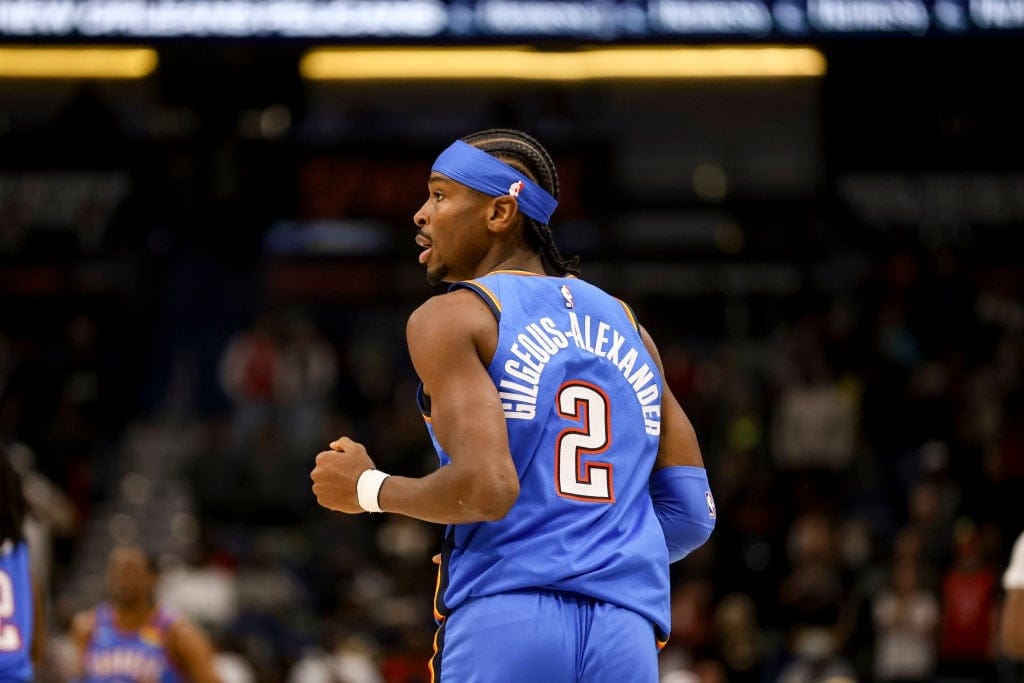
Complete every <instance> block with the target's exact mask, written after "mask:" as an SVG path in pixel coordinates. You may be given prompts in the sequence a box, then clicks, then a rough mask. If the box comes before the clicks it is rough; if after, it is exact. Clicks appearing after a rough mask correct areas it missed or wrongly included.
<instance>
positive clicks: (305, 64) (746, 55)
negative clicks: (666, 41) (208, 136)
mask: <svg viewBox="0 0 1024 683" xmlns="http://www.w3.org/2000/svg"><path fill="white" fill-rule="evenodd" d="M825 69H826V63H825V57H824V55H822V54H821V52H819V51H818V50H815V49H813V48H809V47H785V46H749V47H619V48H594V49H581V50H574V51H570V52H549V51H540V50H534V49H531V48H527V47H508V48H486V47H484V48H440V47H438V48H404V47H394V48H377V47H374V48H318V49H314V50H310V51H308V52H307V53H306V54H305V55H304V56H303V57H302V61H301V62H300V64H299V71H300V73H301V74H302V76H303V78H307V79H309V80H316V81H320V80H324V81H366V80H384V79H394V80H461V79H480V80H494V79H501V80H524V81H589V80H600V79H626V80H629V79H659V78H662V79H680V78H799V77H804V78H807V77H820V76H823V75H824V74H825Z"/></svg>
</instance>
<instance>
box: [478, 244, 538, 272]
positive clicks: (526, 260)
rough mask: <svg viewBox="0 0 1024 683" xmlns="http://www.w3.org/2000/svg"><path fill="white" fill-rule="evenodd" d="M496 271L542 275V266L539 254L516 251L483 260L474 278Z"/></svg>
mask: <svg viewBox="0 0 1024 683" xmlns="http://www.w3.org/2000/svg"><path fill="white" fill-rule="evenodd" d="M497 270H517V271H521V272H527V273H534V274H536V275H544V274H545V273H544V264H543V263H542V262H541V260H540V254H537V253H536V252H533V251H528V250H518V251H516V252H514V253H510V254H504V255H501V256H499V257H496V258H491V259H485V260H484V261H482V262H481V263H480V266H479V267H478V268H477V270H476V273H475V275H474V277H481V276H483V275H487V274H488V273H493V272H495V271H497Z"/></svg>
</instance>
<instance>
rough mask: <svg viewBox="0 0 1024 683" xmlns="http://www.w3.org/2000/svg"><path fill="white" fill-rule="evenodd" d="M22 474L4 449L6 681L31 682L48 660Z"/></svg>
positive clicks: (0, 552) (0, 580)
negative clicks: (32, 570) (31, 558)
mask: <svg viewBox="0 0 1024 683" xmlns="http://www.w3.org/2000/svg"><path fill="white" fill-rule="evenodd" d="M26 513H27V508H26V505H25V496H24V493H23V490H22V487H21V479H20V478H19V477H18V473H17V472H15V470H14V468H13V467H12V466H11V463H10V461H9V460H8V459H7V454H6V453H4V452H3V451H2V450H0V681H12V682H16V681H31V680H33V678H34V675H35V669H36V668H37V667H39V666H40V665H41V664H42V659H43V652H44V650H45V643H44V637H45V633H46V629H45V626H44V623H43V610H42V599H41V596H40V593H39V589H38V586H37V585H36V583H35V581H34V580H33V579H32V575H31V573H30V571H29V552H28V544H27V543H26V542H25V535H24V528H25V515H26Z"/></svg>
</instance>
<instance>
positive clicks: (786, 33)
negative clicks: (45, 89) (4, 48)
mask: <svg viewBox="0 0 1024 683" xmlns="http://www.w3.org/2000/svg"><path fill="white" fill-rule="evenodd" d="M1022 30H1024V0H554V1H548V0H448V1H445V0H0V41H3V42H16V41H19V40H20V41H24V40H28V39H40V40H47V39H55V40H59V39H81V40H95V39H104V40H124V41H128V42H130V41H133V40H149V41H152V40H160V39H180V38H186V39H190V38H216V39H249V38H278V39H284V40H288V39H294V40H302V41H312V42H317V41H323V42H339V41H342V42H344V41H348V42H360V41H374V42H380V41H395V42H399V41H400V42H403V43H408V42H417V41H422V42H430V43H434V42H439V41H444V42H451V43H460V42H488V43H493V42H513V41H524V40H526V41H534V42H536V41H545V40H549V41H566V40H569V41H594V42H653V43H657V42H665V43H679V42H688V41H689V42H708V41H730V42H761V41H773V42H779V41H781V42H785V41H789V40H792V41H808V40H811V41H814V40H827V39H830V38H842V37H847V36H853V37H864V36H868V37H872V36H874V37H883V36H891V37H920V36H959V35H981V34H986V35H987V34H1002V33H1006V34H1010V33H1016V32H1020V31H1022Z"/></svg>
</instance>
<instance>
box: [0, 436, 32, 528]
mask: <svg viewBox="0 0 1024 683" xmlns="http://www.w3.org/2000/svg"><path fill="white" fill-rule="evenodd" d="M26 511H27V506H26V504H25V495H24V493H23V492H22V488H21V477H19V476H18V473H17V472H16V471H15V469H14V467H13V466H12V465H11V462H10V460H8V459H7V453H5V452H4V451H3V449H0V545H2V544H4V543H6V542H7V541H11V542H12V543H21V542H22V541H24V540H25V532H24V531H23V525H24V522H25V514H26Z"/></svg>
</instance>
